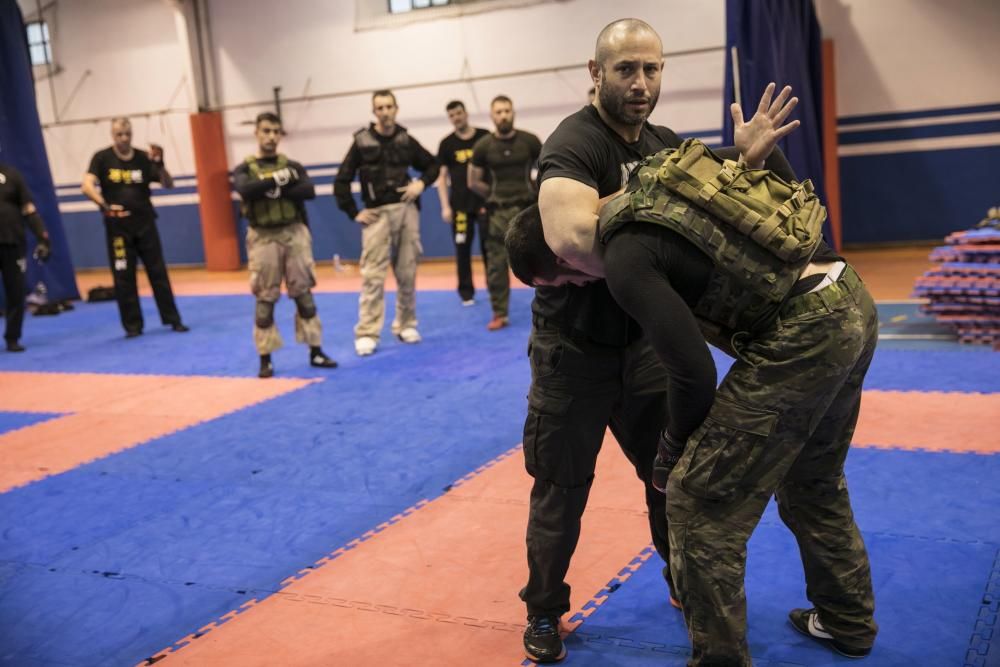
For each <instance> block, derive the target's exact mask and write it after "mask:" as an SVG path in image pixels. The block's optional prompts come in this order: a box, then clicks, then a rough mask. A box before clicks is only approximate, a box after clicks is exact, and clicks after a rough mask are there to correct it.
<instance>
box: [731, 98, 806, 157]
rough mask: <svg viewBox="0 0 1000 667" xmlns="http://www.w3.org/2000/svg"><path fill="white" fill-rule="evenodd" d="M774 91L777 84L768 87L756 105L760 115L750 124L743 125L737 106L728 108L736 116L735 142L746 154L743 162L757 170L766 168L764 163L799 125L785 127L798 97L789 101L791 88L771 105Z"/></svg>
mask: <svg viewBox="0 0 1000 667" xmlns="http://www.w3.org/2000/svg"><path fill="white" fill-rule="evenodd" d="M774 89H775V85H774V82H771V83H769V84H767V88H765V89H764V94H763V95H761V97H760V104H758V105H757V113H755V114H754V115H753V118H751V119H750V120H749V122H744V120H743V108H742V107H741V106H740V105H739V104H738V103H733V104H732V105H731V106H730V107H729V112H730V113H731V114H732V116H733V128H734V132H733V143H734V144H735V145H736V147H737V148H738V149H739V150H740V153H741V154H742V155H743V160H744V161H745V162H746V163H747V164H748V165H749V166H750V167H752V168H754V169H760V168H761V167H763V166H764V160H766V159H767V156H768V155H770V154H771V151H773V150H774V147H775V146H776V145H777V143H778V141H779V140H780V139H781V138H782V137H785V136H787V135H788V134H790V133H791V132H793V131H794V130H795V128H797V127H798V126H799V121H797V120H793V121H792V122H790V123H788V124H787V125H782V123H784V122H785V119H787V118H788V114H790V113H792V109H794V108H795V105H797V104H798V103H799V98H797V97H792V98H791V99H789V96H790V95H791V94H792V87H791V86H785V87H784V88H782V89H781V92H780V93H778V97H777V98H775V99H774V101H773V102H772V101H771V98H772V96H773V95H774Z"/></svg>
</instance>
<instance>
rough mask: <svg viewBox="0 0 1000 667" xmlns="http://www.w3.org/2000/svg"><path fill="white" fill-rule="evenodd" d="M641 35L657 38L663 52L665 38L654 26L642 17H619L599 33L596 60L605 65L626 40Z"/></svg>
mask: <svg viewBox="0 0 1000 667" xmlns="http://www.w3.org/2000/svg"><path fill="white" fill-rule="evenodd" d="M640 36H642V37H653V38H654V39H656V41H657V42H658V43H659V44H660V52H661V53H662V52H663V40H661V39H660V36H659V35H657V34H656V31H655V30H653V26H651V25H649V24H648V23H646V22H645V21H642V20H640V19H618V20H617V21H612V22H611V23H609V24H608V25H606V26H604V30H602V31H601V32H600V34H599V35H597V44H596V45H595V47H594V60H595V61H597V63H598V64H599V65H602V66H603V65H604V64H605V63H606V62H607V61H608V59H609V58H612V57H613V56H614V55H615V53H617V52H618V50H619V49H621V48H622V46H623V45H624V44H625V43H626V42H628V41H629V40H630V39H632V38H635V37H640Z"/></svg>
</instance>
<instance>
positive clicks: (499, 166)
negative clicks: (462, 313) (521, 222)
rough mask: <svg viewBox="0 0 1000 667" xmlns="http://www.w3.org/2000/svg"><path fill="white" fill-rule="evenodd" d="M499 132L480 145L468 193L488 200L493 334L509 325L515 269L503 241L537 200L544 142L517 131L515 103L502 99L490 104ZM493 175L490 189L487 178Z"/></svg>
mask: <svg viewBox="0 0 1000 667" xmlns="http://www.w3.org/2000/svg"><path fill="white" fill-rule="evenodd" d="M490 117H491V118H492V119H493V124H494V125H495V126H496V129H495V130H494V131H493V132H492V133H491V134H488V135H486V136H485V137H483V138H482V139H480V140H479V141H477V142H476V145H475V147H474V148H473V153H472V162H471V163H470V164H469V187H470V188H472V190H474V191H475V192H477V193H479V194H480V195H482V196H484V197H486V205H487V210H488V211H489V213H488V227H487V233H486V286H487V287H488V288H489V291H490V303H491V305H492V306H493V319H492V320H490V323H489V324H487V325H486V328H487V329H489V330H490V331H496V330H498V329H502V328H504V327H506V326H507V325H508V324H509V323H510V319H509V318H508V308H509V306H510V269H509V268H508V266H507V249H506V248H505V247H504V244H503V238H504V235H505V234H506V233H507V228H508V227H509V226H510V221H511V220H512V219H513V218H514V216H515V215H517V214H518V213H519V212H520V211H521V210H522V209H524V208H526V207H528V206H530V205H531V204H533V203H534V202H535V200H536V199H537V196H538V193H537V188H536V187H535V181H534V179H533V178H532V177H531V171H532V169H534V167H535V164H536V163H537V162H538V155H539V153H541V151H542V142H541V141H539V139H538V137H537V136H535V135H534V134H532V133H531V132H525V131H523V130H515V129H514V103H513V102H511V100H510V98H509V97H507V96H506V95H497V96H496V97H495V98H493V101H492V102H491V103H490ZM487 171H488V172H489V175H490V178H489V183H487V182H486V173H487Z"/></svg>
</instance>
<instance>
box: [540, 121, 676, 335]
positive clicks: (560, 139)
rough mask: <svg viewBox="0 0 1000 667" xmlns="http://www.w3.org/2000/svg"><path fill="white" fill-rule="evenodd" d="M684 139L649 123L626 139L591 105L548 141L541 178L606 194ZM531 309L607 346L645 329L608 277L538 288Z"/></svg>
mask: <svg viewBox="0 0 1000 667" xmlns="http://www.w3.org/2000/svg"><path fill="white" fill-rule="evenodd" d="M680 144H681V140H680V137H678V136H677V135H676V134H674V132H673V130H670V129H668V128H666V127H662V126H656V125H652V124H651V123H648V122H647V123H646V124H645V125H644V126H643V127H642V130H641V131H640V133H639V140H638V141H636V142H635V143H632V144H629V143H626V142H625V140H624V139H622V138H621V137H620V136H619V135H618V134H617V133H616V132H615V131H614V130H612V129H611V128H610V127H608V126H607V125H606V124H605V123H604V121H603V120H601V117H600V116H599V115H598V113H597V109H596V108H595V107H593V106H586V107H584V108H583V109H581V110H580V111H577V112H576V113H574V114H573V115H571V116H569V117H567V118H565V119H564V120H563V121H562V122H561V123H560V124H559V127H557V128H556V130H555V132H553V133H552V135H551V136H550V137H549V138H548V139H547V140H546V141H545V145H544V146H542V153H541V156H540V157H539V160H538V182H539V184H541V183H542V182H543V181H544V180H545V179H547V178H554V177H562V178H571V179H573V180H575V181H579V182H581V183H583V184H584V185H588V186H590V187H592V188H594V189H595V190H597V196H598V197H606V196H608V195H610V194H612V193H614V192H617V191H618V190H619V189H621V188H622V186H624V185H625V184H626V183H627V182H628V175H629V172H630V171H631V169H632V168H633V167H634V166H635V165H636V164H638V163H639V161H641V160H642V158H644V157H646V156H647V155H650V154H652V153H655V152H657V151H660V150H663V149H664V148H676V147H678V146H680ZM531 310H532V312H533V313H534V314H535V315H537V316H539V317H542V318H545V319H546V320H549V321H552V322H555V323H557V324H558V325H560V326H562V327H563V328H564V329H567V330H569V331H570V332H571V333H573V334H574V335H577V336H584V337H586V338H587V339H589V340H590V341H592V342H594V343H599V344H602V345H613V346H624V345H627V344H628V343H629V342H630V341H632V340H635V339H637V338H638V337H639V335H640V334H641V331H640V330H639V327H638V325H636V324H635V322H634V321H633V320H632V319H631V318H630V317H629V316H628V315H626V314H625V312H624V311H623V310H622V309H621V308H620V307H619V306H618V304H617V303H616V302H615V300H614V299H613V298H612V297H611V293H610V292H608V286H607V284H606V283H605V282H604V281H603V280H601V281H597V282H594V283H590V284H589V285H585V286H583V287H577V286H575V285H564V286H561V287H538V288H537V289H536V290H535V299H534V301H533V302H532V304H531Z"/></svg>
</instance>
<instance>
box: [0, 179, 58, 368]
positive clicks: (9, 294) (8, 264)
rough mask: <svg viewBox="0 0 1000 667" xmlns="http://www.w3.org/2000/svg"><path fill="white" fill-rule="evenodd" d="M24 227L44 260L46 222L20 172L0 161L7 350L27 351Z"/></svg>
mask: <svg viewBox="0 0 1000 667" xmlns="http://www.w3.org/2000/svg"><path fill="white" fill-rule="evenodd" d="M25 227H30V228H31V233H32V234H34V235H35V240H36V242H37V245H36V246H35V253H34V256H35V258H36V259H38V260H40V261H43V262H44V261H45V260H47V259H48V257H49V252H50V250H51V244H50V243H49V234H48V232H47V231H45V224H44V223H43V222H42V218H41V216H39V215H38V210H37V209H36V208H35V204H34V202H33V201H31V193H30V192H28V186H27V185H26V184H25V183H24V177H23V176H21V172H19V171H18V170H17V169H15V168H14V167H11V166H10V165H7V164H2V163H0V274H2V275H3V292H4V301H5V303H6V312H5V313H4V319H6V320H7V321H6V324H5V328H4V334H3V337H4V341H6V343H7V351H8V352H24V346H23V345H21V343H20V340H21V327H22V326H23V324H24V297H25V284H24V272H25V271H27V269H28V258H27V256H26V255H27V240H26V239H25V235H24V228H25Z"/></svg>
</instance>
